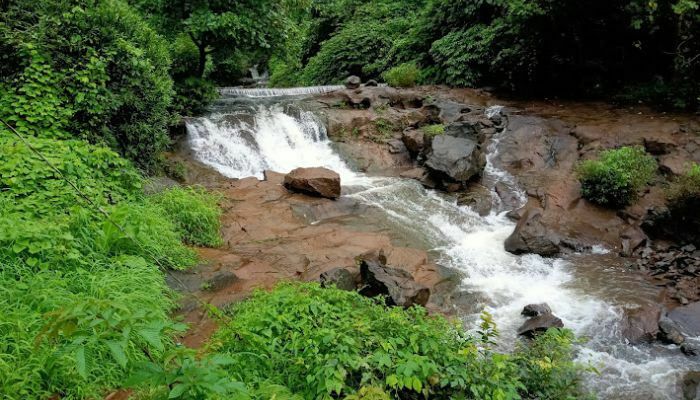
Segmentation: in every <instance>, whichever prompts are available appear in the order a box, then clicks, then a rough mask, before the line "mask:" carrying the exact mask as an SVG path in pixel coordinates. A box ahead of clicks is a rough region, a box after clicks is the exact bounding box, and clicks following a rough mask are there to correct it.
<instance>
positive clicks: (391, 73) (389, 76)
mask: <svg viewBox="0 0 700 400" xmlns="http://www.w3.org/2000/svg"><path fill="white" fill-rule="evenodd" d="M419 74H420V71H419V70H418V67H417V66H416V64H415V63H404V64H401V65H399V66H396V67H394V68H391V69H390V70H388V71H386V72H385V73H384V75H383V76H384V79H385V80H386V82H387V83H388V84H389V86H394V87H412V86H415V85H416V81H417V80H418V75H419Z"/></svg>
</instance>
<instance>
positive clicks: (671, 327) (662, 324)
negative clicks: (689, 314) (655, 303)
mask: <svg viewBox="0 0 700 400" xmlns="http://www.w3.org/2000/svg"><path fill="white" fill-rule="evenodd" d="M658 338H659V340H660V341H662V342H664V343H667V344H676V345H681V344H682V343H683V342H685V337H684V336H683V332H681V330H680V328H679V327H678V325H676V323H675V322H673V321H672V320H670V319H669V318H668V317H662V318H661V320H659V333H658Z"/></svg>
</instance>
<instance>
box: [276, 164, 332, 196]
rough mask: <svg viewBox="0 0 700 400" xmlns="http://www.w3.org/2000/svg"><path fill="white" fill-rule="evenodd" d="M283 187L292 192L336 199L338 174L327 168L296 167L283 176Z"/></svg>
mask: <svg viewBox="0 0 700 400" xmlns="http://www.w3.org/2000/svg"><path fill="white" fill-rule="evenodd" d="M284 187H286V188H287V189H288V190H291V191H292V192H300V193H304V194H308V195H312V196H318V197H325V198H328V199H337V198H338V197H340V175H338V174H337V173H336V172H334V171H331V170H330V169H328V168H321V167H315V168H297V169H295V170H293V171H292V172H290V173H288V174H287V175H285V177H284Z"/></svg>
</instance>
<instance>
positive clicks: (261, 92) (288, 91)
mask: <svg viewBox="0 0 700 400" xmlns="http://www.w3.org/2000/svg"><path fill="white" fill-rule="evenodd" d="M341 89H345V86H343V85H335V86H308V87H297V88H239V87H223V88H219V93H221V94H222V95H224V96H247V97H276V96H298V95H306V94H322V93H330V92H334V91H336V90H341Z"/></svg>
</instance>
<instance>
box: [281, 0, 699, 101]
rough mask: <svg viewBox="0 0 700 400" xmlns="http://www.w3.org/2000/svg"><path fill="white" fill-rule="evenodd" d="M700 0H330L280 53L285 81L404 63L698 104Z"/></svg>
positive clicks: (434, 76) (304, 20)
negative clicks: (583, 0)
mask: <svg viewBox="0 0 700 400" xmlns="http://www.w3.org/2000/svg"><path fill="white" fill-rule="evenodd" d="M699 7H700V3H698V2H697V1H696V0H662V1H646V0H644V1H642V0H617V1H593V2H582V1H577V0H564V1H553V0H536V1H523V0H487V1H470V0H458V1H455V0H422V1H421V0H419V1H410V2H406V1H400V0H375V1H363V0H331V1H320V0H319V1H312V2H311V4H310V7H309V11H308V12H307V13H302V14H299V16H298V26H300V27H301V29H299V30H298V31H297V32H296V33H297V34H296V36H295V37H293V38H292V39H293V40H294V45H290V46H287V47H286V48H287V49H288V50H287V51H285V52H283V53H282V54H280V55H275V56H273V61H274V62H272V63H271V64H270V65H271V67H272V81H273V83H275V84H280V85H293V84H310V83H331V82H337V81H339V80H341V79H343V78H345V77H346V76H347V75H349V74H355V75H359V76H360V77H362V78H365V79H369V78H380V77H381V76H382V74H383V73H385V72H387V71H389V70H391V69H392V68H395V67H397V66H400V65H402V64H405V63H414V64H415V65H417V66H418V67H419V68H420V79H419V81H420V82H423V83H445V84H449V85H457V86H475V85H476V86H493V87H496V88H500V89H503V90H510V91H515V92H517V93H521V94H528V95H533V94H535V95H536V94H558V95H565V96H584V95H585V96H611V95H615V94H617V96H616V97H617V98H618V99H619V100H622V101H635V102H636V101H645V102H650V103H654V104H657V105H665V106H671V107H677V108H686V109H696V108H697V107H698V105H699V104H700V100H699V97H700V84H699V83H698V82H700V57H698V54H700V34H698V32H700V9H699Z"/></svg>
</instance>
